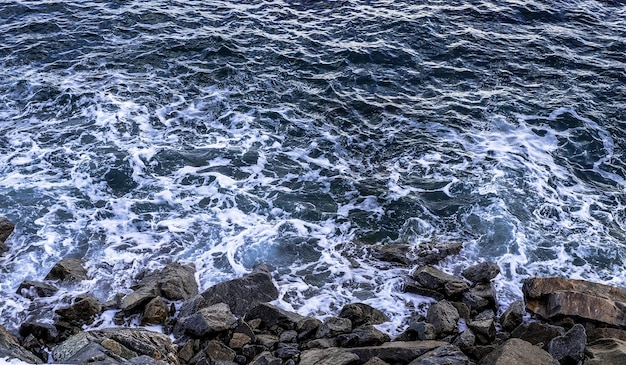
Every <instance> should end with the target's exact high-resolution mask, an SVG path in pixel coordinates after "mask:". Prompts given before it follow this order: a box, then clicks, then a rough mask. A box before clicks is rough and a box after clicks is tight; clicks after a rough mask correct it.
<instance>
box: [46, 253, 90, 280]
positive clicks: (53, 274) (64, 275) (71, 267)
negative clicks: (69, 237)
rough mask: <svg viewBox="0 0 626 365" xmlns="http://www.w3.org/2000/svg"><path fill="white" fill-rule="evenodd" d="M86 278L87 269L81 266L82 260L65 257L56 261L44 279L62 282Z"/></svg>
mask: <svg viewBox="0 0 626 365" xmlns="http://www.w3.org/2000/svg"><path fill="white" fill-rule="evenodd" d="M86 279H87V270H86V269H85V268H84V267H83V260H81V259H73V258H66V259H62V260H61V261H59V262H57V263H56V264H55V265H54V266H53V267H52V269H50V272H49V273H48V275H46V280H59V281H64V282H78V281H82V280H86Z"/></svg>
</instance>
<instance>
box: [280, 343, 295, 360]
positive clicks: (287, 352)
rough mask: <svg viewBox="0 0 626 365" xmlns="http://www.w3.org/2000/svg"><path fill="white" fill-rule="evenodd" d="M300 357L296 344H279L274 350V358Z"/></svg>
mask: <svg viewBox="0 0 626 365" xmlns="http://www.w3.org/2000/svg"><path fill="white" fill-rule="evenodd" d="M298 355H300V350H299V349H298V344H297V343H283V342H281V343H279V344H278V348H277V349H276V356H278V357H279V358H281V359H291V358H295V357H297V356H298Z"/></svg>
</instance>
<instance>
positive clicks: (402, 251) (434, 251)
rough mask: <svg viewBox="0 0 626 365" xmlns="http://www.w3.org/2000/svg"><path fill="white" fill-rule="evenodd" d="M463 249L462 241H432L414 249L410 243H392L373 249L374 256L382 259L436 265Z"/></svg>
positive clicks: (411, 263)
mask: <svg viewBox="0 0 626 365" xmlns="http://www.w3.org/2000/svg"><path fill="white" fill-rule="evenodd" d="M461 249H463V244H462V243H460V242H445V243H441V242H430V243H424V244H422V245H420V247H417V248H415V249H413V248H412V247H411V246H410V245H405V244H392V245H385V246H380V247H373V248H372V249H371V253H372V256H373V257H374V258H376V259H377V260H380V261H385V262H394V263H399V264H402V265H415V264H417V265H419V266H422V265H434V264H436V263H438V262H439V261H441V260H443V259H444V258H446V257H448V256H451V255H456V254H458V253H459V252H461Z"/></svg>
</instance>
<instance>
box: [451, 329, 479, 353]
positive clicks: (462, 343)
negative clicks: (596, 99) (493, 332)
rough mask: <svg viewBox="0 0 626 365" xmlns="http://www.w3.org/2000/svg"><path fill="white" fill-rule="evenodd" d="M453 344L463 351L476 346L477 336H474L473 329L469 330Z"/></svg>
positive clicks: (460, 335) (462, 333)
mask: <svg viewBox="0 0 626 365" xmlns="http://www.w3.org/2000/svg"><path fill="white" fill-rule="evenodd" d="M452 344H453V345H456V346H458V347H459V348H461V349H466V348H469V347H471V346H474V345H475V344H476V335H474V332H472V330H471V329H469V328H467V329H465V331H463V332H461V333H460V334H459V335H458V336H456V337H455V338H454V341H452Z"/></svg>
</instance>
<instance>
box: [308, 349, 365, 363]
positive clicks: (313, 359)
mask: <svg viewBox="0 0 626 365" xmlns="http://www.w3.org/2000/svg"><path fill="white" fill-rule="evenodd" d="M358 363H359V356H357V355H356V354H354V353H350V352H347V351H345V350H343V349H339V348H334V347H332V348H328V349H319V350H318V349H316V350H306V351H304V352H302V354H300V365H355V364H358Z"/></svg>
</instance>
